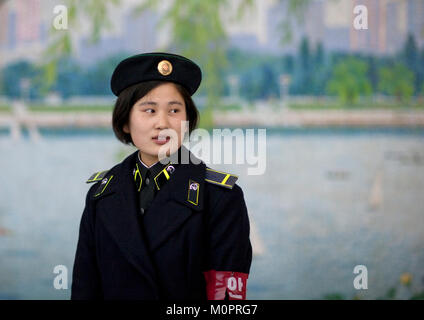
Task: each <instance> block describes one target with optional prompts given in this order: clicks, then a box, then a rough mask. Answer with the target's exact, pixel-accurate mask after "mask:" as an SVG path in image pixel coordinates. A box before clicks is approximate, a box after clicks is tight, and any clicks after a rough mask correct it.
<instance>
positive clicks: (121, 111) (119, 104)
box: [112, 81, 199, 145]
mask: <svg viewBox="0 0 424 320" xmlns="http://www.w3.org/2000/svg"><path fill="white" fill-rule="evenodd" d="M164 83H166V82H164V81H146V82H141V83H137V84H134V85H132V86H130V87H128V88H126V89H125V90H123V91H122V92H121V93H120V94H119V96H118V98H117V99H116V102H115V107H114V109H113V114H112V127H113V131H114V132H115V136H116V137H117V138H118V140H119V141H121V142H123V143H125V144H133V145H134V143H133V141H132V138H131V135H130V134H129V133H126V132H124V126H125V125H128V124H129V119H130V112H131V109H132V107H133V106H134V104H135V103H136V102H137V101H138V100H140V99H141V98H143V97H144V96H145V95H146V94H147V93H149V92H150V91H151V90H153V89H154V88H156V87H158V86H160V85H161V84H164ZM174 84H175V87H176V88H177V90H178V92H179V93H180V94H181V96H182V97H183V99H184V103H185V107H186V114H187V120H188V121H189V134H190V133H191V132H192V131H193V130H194V129H195V128H196V127H197V124H198V122H199V112H198V111H197V108H196V105H195V104H194V102H193V100H192V99H191V96H190V94H189V93H188V91H187V90H186V89H185V88H184V87H183V86H181V85H180V84H178V83H174Z"/></svg>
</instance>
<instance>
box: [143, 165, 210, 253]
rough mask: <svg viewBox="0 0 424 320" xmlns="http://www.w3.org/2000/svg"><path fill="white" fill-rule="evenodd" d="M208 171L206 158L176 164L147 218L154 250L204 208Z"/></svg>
mask: <svg viewBox="0 0 424 320" xmlns="http://www.w3.org/2000/svg"><path fill="white" fill-rule="evenodd" d="M205 172H206V165H205V164H204V163H203V162H200V163H199V164H193V163H192V162H190V163H189V164H178V165H177V166H176V167H175V172H174V173H173V174H172V175H171V178H170V179H169V181H168V182H167V183H166V184H165V186H164V187H163V188H162V189H161V190H160V191H159V192H158V194H157V195H156V197H155V199H154V200H153V202H152V204H151V206H150V209H149V211H148V212H147V214H146V215H145V216H144V218H143V219H144V220H145V221H146V225H148V226H149V227H148V228H146V230H145V232H146V235H147V237H148V239H149V240H150V249H151V251H155V250H156V249H157V248H158V247H159V246H160V245H161V244H163V243H164V242H165V241H166V240H168V239H169V237H170V236H171V235H172V234H173V233H174V232H175V231H176V230H177V229H178V228H180V227H181V226H182V224H183V223H184V222H185V221H186V220H187V219H188V218H189V217H190V216H191V215H192V214H196V213H200V212H201V211H202V210H203V205H204V203H203V202H204V183H205V182H204V181H205ZM190 187H191V189H190Z"/></svg>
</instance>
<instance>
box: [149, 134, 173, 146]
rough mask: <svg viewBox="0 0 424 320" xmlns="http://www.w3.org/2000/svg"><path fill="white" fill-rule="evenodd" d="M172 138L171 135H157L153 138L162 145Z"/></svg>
mask: <svg viewBox="0 0 424 320" xmlns="http://www.w3.org/2000/svg"><path fill="white" fill-rule="evenodd" d="M170 139H171V137H169V136H156V137H153V138H152V140H153V142H154V143H156V144H160V145H162V144H165V143H167V142H168V141H169V140H170Z"/></svg>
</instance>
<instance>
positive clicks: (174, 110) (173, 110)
mask: <svg viewBox="0 0 424 320" xmlns="http://www.w3.org/2000/svg"><path fill="white" fill-rule="evenodd" d="M178 111H180V110H178V109H171V113H177V112H178Z"/></svg>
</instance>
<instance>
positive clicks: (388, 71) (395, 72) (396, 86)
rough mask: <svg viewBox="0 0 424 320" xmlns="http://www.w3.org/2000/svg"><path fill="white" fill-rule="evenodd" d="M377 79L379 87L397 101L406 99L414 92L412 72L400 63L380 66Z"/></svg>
mask: <svg viewBox="0 0 424 320" xmlns="http://www.w3.org/2000/svg"><path fill="white" fill-rule="evenodd" d="M379 79H380V81H379V89H380V90H381V91H382V92H384V93H386V94H388V95H391V96H395V97H396V98H397V99H398V101H408V100H409V99H410V98H411V96H412V95H413V94H414V74H413V73H412V71H411V70H409V69H408V68H407V67H406V66H405V65H403V64H401V63H397V64H395V65H394V66H392V67H383V68H380V70H379Z"/></svg>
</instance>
